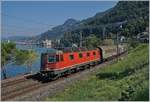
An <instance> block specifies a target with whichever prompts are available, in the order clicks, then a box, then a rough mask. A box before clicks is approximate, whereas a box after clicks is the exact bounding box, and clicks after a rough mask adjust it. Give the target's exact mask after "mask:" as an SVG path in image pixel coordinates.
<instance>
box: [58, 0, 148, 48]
mask: <svg viewBox="0 0 150 102" xmlns="http://www.w3.org/2000/svg"><path fill="white" fill-rule="evenodd" d="M79 24H80V25H79V26H78V28H76V29H73V30H72V31H71V34H64V36H63V37H62V39H61V43H63V44H64V46H70V44H72V43H77V44H78V41H77V40H76V39H79V37H80V36H79V32H80V31H82V35H83V37H84V38H86V37H88V36H89V35H90V34H94V35H96V36H97V37H98V38H100V39H102V38H103V37H106V36H107V37H110V36H112V35H115V34H117V33H118V32H121V35H124V36H125V37H130V38H132V37H133V36H137V35H138V34H139V33H141V32H144V31H145V30H146V28H148V27H149V1H119V2H118V3H117V5H116V6H114V7H113V8H110V9H108V10H106V11H104V12H100V13H97V14H96V15H95V16H93V17H90V18H87V19H85V20H82V21H80V23H79ZM121 24H122V28H120V27H119V26H120V25H121ZM104 27H105V30H104ZM104 32H105V33H104ZM103 33H104V34H103ZM75 37H76V39H74V38H75ZM66 39H67V40H66Z"/></svg>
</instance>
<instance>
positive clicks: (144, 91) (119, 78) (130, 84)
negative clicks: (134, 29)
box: [46, 44, 149, 101]
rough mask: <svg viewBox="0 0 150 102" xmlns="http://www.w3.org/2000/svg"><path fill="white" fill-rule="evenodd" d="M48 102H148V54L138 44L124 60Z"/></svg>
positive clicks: (101, 70) (144, 46) (98, 71)
mask: <svg viewBox="0 0 150 102" xmlns="http://www.w3.org/2000/svg"><path fill="white" fill-rule="evenodd" d="M46 100H49V101H56V100H57V101H59V100H61V101H106V100H107V101H109V100H111V101H148V100H149V50H148V44H140V45H139V46H138V47H136V48H135V49H133V50H131V51H129V54H128V56H127V57H126V58H124V59H123V60H120V61H118V63H114V64H112V65H107V66H104V67H103V68H100V69H98V70H97V71H96V72H95V73H93V74H92V75H90V76H88V78H86V79H84V80H81V81H78V82H76V83H74V84H73V85H71V86H69V87H68V88H66V89H65V90H64V91H63V92H60V93H57V94H56V95H55V96H49V97H48V98H47V99H46Z"/></svg>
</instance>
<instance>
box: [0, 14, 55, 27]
mask: <svg viewBox="0 0 150 102" xmlns="http://www.w3.org/2000/svg"><path fill="white" fill-rule="evenodd" d="M2 16H7V17H10V18H13V19H17V20H21V21H24V22H30V23H34V24H40V25H45V26H56V25H50V24H47V23H43V22H39V21H35V20H32V19H26V18H19V17H16V16H12V15H8V14H4V13H2ZM2 19H3V17H2Z"/></svg>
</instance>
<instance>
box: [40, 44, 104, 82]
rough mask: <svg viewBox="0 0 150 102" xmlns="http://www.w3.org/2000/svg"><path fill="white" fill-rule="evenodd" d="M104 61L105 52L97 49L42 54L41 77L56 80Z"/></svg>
mask: <svg viewBox="0 0 150 102" xmlns="http://www.w3.org/2000/svg"><path fill="white" fill-rule="evenodd" d="M102 61H103V52H102V49H101V48H100V47H98V48H96V49H81V48H78V49H76V50H70V51H65V50H62V51H56V52H55V53H49V52H46V53H42V54H41V69H40V75H42V76H43V77H45V78H46V79H51V80H55V79H57V78H58V77H60V76H63V75H68V74H71V73H73V72H77V71H79V70H82V69H85V68H90V66H94V65H96V64H99V63H101V62H102Z"/></svg>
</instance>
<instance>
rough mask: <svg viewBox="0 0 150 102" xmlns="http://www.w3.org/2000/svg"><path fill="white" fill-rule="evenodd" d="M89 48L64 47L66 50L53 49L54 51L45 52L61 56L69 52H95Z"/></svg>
mask: <svg viewBox="0 0 150 102" xmlns="http://www.w3.org/2000/svg"><path fill="white" fill-rule="evenodd" d="M95 49H96V48H95ZM95 49H91V48H83V47H82V48H72V47H66V48H55V51H49V50H47V52H46V53H50V54H61V53H69V52H80V51H88V50H95Z"/></svg>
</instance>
